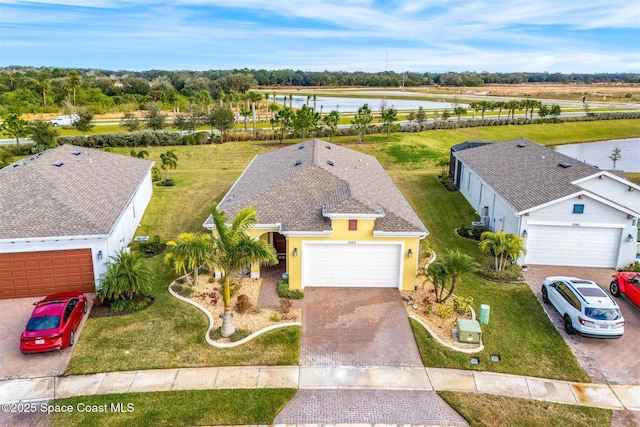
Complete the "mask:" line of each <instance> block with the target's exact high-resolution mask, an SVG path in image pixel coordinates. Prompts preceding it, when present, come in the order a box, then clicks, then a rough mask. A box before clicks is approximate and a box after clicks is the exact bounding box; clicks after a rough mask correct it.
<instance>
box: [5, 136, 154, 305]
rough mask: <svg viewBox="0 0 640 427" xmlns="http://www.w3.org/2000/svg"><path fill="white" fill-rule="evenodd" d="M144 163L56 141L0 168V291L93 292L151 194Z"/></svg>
mask: <svg viewBox="0 0 640 427" xmlns="http://www.w3.org/2000/svg"><path fill="white" fill-rule="evenodd" d="M152 166H153V162H151V161H148V160H142V159H137V158H133V157H130V156H122V155H119V154H113V153H107V152H103V151H99V150H93V149H90V148H81V147H75V146H72V145H62V146H60V147H57V148H54V149H51V150H47V151H45V152H43V153H40V154H37V155H33V156H31V157H29V158H25V159H24V160H21V161H19V162H17V163H14V164H13V165H9V166H7V167H5V168H3V169H0V298H17V297H26V296H40V295H46V294H50V293H53V292H59V291H65V290H81V291H83V292H94V291H95V289H96V288H95V286H96V284H97V283H98V280H99V277H100V274H102V273H103V272H104V271H105V268H106V267H105V263H106V262H107V261H108V260H109V257H110V256H111V255H114V254H115V253H117V252H118V251H119V250H121V249H123V248H126V247H127V245H128V244H129V242H130V241H131V239H132V238H133V235H134V233H135V231H136V228H137V226H138V224H139V222H140V220H141V218H142V215H143V214H144V211H145V209H146V207H147V205H148V203H149V200H150V199H151V195H152V186H151V167H152Z"/></svg>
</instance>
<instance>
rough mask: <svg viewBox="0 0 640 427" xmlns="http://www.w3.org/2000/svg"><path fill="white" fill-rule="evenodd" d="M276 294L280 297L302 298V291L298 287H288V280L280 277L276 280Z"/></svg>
mask: <svg viewBox="0 0 640 427" xmlns="http://www.w3.org/2000/svg"><path fill="white" fill-rule="evenodd" d="M278 296H279V297H280V298H291V299H302V298H303V297H304V293H303V292H302V290H300V289H289V280H287V279H280V280H279V281H278Z"/></svg>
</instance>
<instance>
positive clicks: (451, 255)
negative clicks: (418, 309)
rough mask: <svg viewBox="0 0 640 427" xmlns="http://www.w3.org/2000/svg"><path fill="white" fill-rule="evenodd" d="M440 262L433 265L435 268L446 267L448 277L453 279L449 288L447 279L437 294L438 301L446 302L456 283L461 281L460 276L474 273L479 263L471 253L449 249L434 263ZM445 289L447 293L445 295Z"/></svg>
mask: <svg viewBox="0 0 640 427" xmlns="http://www.w3.org/2000/svg"><path fill="white" fill-rule="evenodd" d="M437 263H439V264H440V265H439V266H436V267H433V268H434V269H444V271H445V272H446V276H445V277H446V278H449V279H451V286H450V287H449V289H447V286H446V282H447V280H446V279H445V280H444V281H443V286H441V287H440V292H439V293H438V294H437V298H436V299H437V301H438V302H440V303H443V302H445V301H446V300H447V299H448V298H449V297H450V296H451V294H452V293H453V291H454V289H455V288H456V285H457V284H458V283H460V276H462V275H463V274H466V273H473V272H474V271H476V270H477V269H478V263H477V262H476V261H475V260H474V259H473V258H471V257H470V256H469V255H466V254H463V253H462V252H460V251H459V250H457V249H456V250H455V251H453V250H449V252H447V254H446V255H445V256H443V257H442V258H441V259H440V260H438V261H436V262H434V263H433V264H437ZM445 290H446V291H447V294H446V295H444V292H445Z"/></svg>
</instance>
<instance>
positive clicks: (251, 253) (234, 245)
mask: <svg viewBox="0 0 640 427" xmlns="http://www.w3.org/2000/svg"><path fill="white" fill-rule="evenodd" d="M211 216H212V217H213V223H214V229H213V236H212V240H213V256H212V264H213V265H214V266H215V267H217V268H218V269H220V271H221V272H222V275H223V276H224V282H223V300H224V313H223V315H222V328H221V330H220V333H221V335H222V336H223V337H228V336H229V335H231V334H233V333H234V332H235V328H234V327H233V323H232V320H231V293H230V290H229V285H230V283H231V275H232V274H233V273H235V272H237V271H238V270H240V269H241V268H244V267H247V266H249V265H251V264H253V263H259V264H261V265H274V264H275V263H276V262H277V259H276V255H275V253H274V250H273V248H272V247H271V246H269V245H268V244H267V243H266V242H264V241H262V240H254V239H252V238H251V237H249V235H248V234H247V230H249V229H250V228H252V227H253V226H255V225H256V224H257V223H258V217H257V214H256V211H255V209H254V208H252V207H248V208H244V209H242V210H241V211H240V212H238V214H237V215H236V216H235V218H234V219H233V221H232V222H231V224H227V218H226V215H225V213H224V212H222V211H219V210H218V208H217V207H216V206H215V205H214V206H212V207H211Z"/></svg>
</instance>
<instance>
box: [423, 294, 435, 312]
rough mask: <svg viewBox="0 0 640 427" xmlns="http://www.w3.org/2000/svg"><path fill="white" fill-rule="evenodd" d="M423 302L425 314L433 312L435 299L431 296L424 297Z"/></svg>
mask: <svg viewBox="0 0 640 427" xmlns="http://www.w3.org/2000/svg"><path fill="white" fill-rule="evenodd" d="M422 304H424V314H427V315H429V314H431V309H432V308H433V300H432V299H431V297H424V298H422Z"/></svg>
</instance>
